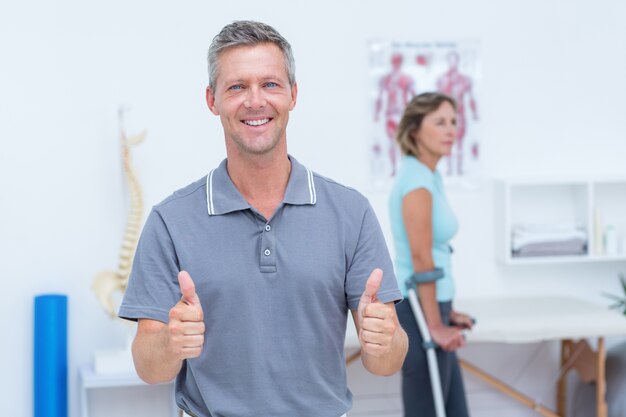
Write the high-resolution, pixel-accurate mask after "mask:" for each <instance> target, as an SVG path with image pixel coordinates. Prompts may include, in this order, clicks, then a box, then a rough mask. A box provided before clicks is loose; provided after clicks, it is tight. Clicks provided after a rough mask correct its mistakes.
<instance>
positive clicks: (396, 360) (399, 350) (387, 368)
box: [361, 324, 409, 376]
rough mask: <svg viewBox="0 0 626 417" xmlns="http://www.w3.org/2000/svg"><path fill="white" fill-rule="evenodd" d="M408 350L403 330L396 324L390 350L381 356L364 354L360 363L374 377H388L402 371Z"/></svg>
mask: <svg viewBox="0 0 626 417" xmlns="http://www.w3.org/2000/svg"><path fill="white" fill-rule="evenodd" d="M408 349H409V341H408V337H407V335H406V332H405V331H404V329H403V328H402V327H401V326H400V324H398V328H397V329H396V332H395V334H394V337H393V341H392V343H391V350H390V351H389V352H387V353H386V354H384V355H381V356H373V355H371V354H368V353H365V352H364V353H363V355H362V357H361V361H362V362H363V366H364V367H365V369H367V370H368V371H369V372H371V373H373V374H374V375H379V376H390V375H393V374H395V373H396V372H398V371H399V370H400V369H402V364H403V363H404V358H405V357H406V354H407V351H408Z"/></svg>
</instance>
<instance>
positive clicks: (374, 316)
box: [119, 21, 407, 417]
mask: <svg viewBox="0 0 626 417" xmlns="http://www.w3.org/2000/svg"><path fill="white" fill-rule="evenodd" d="M294 67H295V65H294V62H293V56H292V53H291V47H290V45H289V43H288V42H287V41H286V40H285V39H284V38H283V37H282V36H281V35H280V34H279V33H278V32H276V31H275V30H274V29H273V28H272V27H270V26H267V25H265V24H262V23H258V22H248V21H243V22H234V23H232V24H230V25H227V26H226V27H224V28H223V29H222V31H221V32H220V33H219V34H218V35H217V36H216V37H215V38H214V39H213V42H212V44H211V47H210V49H209V75H210V82H209V87H208V88H207V92H206V96H207V104H208V106H209V109H210V110H211V112H212V113H214V114H215V115H219V116H220V119H221V122H222V126H223V128H224V138H225V143H226V153H227V159H226V160H224V161H223V162H222V163H221V164H220V165H219V166H218V167H217V168H215V169H214V170H212V171H211V172H210V173H208V175H207V176H206V177H204V178H202V179H200V180H198V181H196V182H194V183H193V184H191V185H189V186H187V187H185V188H183V189H181V190H178V191H176V192H175V193H174V194H173V195H171V196H170V197H168V198H167V199H165V200H164V201H163V202H161V203H159V204H157V205H156V206H155V207H154V208H153V209H152V212H151V213H150V215H149V217H148V220H147V222H146V225H145V227H144V230H143V232H142V235H141V239H140V241H139V245H138V247H137V252H136V256H135V260H134V264H133V269H132V273H131V277H130V281H129V285H128V289H127V291H126V294H125V296H124V300H123V302H122V306H121V307H120V312H119V314H120V316H121V317H124V318H127V319H131V320H138V321H139V324H138V328H137V335H136V337H135V341H134V343H133V357H134V361H135V366H136V368H137V372H138V374H139V376H140V377H141V378H142V379H144V380H145V381H147V382H149V383H158V382H164V381H169V380H171V379H173V378H175V377H176V400H177V403H178V405H179V406H180V407H181V408H182V409H183V410H184V411H185V412H186V413H187V414H188V415H191V416H198V417H209V416H211V417H218V416H220V417H222V416H225V417H245V416H268V417H270V416H271V417H295V416H297V417H339V416H341V415H342V414H345V413H346V411H348V410H349V409H350V407H351V393H350V391H349V390H348V388H347V384H346V369H345V357H344V352H343V344H344V339H345V331H346V319H347V312H348V309H349V310H351V312H352V315H353V317H354V321H355V324H356V326H357V331H358V333H359V341H360V344H361V350H362V361H363V364H364V366H365V367H366V368H367V369H368V370H369V371H370V372H372V373H374V374H377V375H390V374H392V373H395V372H397V371H398V370H399V369H400V368H401V366H402V363H403V361H404V357H405V355H406V351H407V338H406V334H405V333H404V330H402V328H401V327H400V325H399V324H398V320H397V317H396V312H395V307H394V302H396V301H398V300H400V299H401V294H400V292H399V291H398V288H397V286H396V280H395V278H394V275H393V269H392V263H391V260H390V258H389V254H388V252H387V248H386V246H385V242H384V239H383V235H382V233H381V230H380V226H379V225H378V222H377V220H376V217H375V215H374V213H373V211H372V208H371V207H370V205H369V203H368V202H367V200H366V199H365V198H364V197H363V196H362V195H361V194H359V193H358V192H356V191H354V190H352V189H350V188H347V187H344V186H342V185H339V184H337V183H335V182H333V181H331V180H329V179H327V178H324V177H322V176H319V175H317V174H316V173H313V172H312V171H310V170H309V169H307V168H306V167H304V166H303V165H301V164H300V163H298V161H297V160H296V159H295V158H294V157H292V156H290V155H288V153H287V142H286V127H287V121H288V119H289V112H290V111H291V110H292V109H293V108H294V106H295V104H296V97H297V85H296V82H295V70H294ZM383 272H384V275H383Z"/></svg>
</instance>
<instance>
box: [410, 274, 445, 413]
mask: <svg viewBox="0 0 626 417" xmlns="http://www.w3.org/2000/svg"><path fill="white" fill-rule="evenodd" d="M442 277H443V270H442V269H441V268H435V269H434V270H433V271H428V272H416V273H414V274H413V275H411V277H410V278H409V279H408V280H407V281H406V288H407V293H408V297H409V303H410V304H411V309H412V310H413V315H414V316H415V321H416V322H417V328H418V329H419V331H420V334H421V335H422V348H423V349H424V350H425V351H426V360H427V362H428V373H429V375H430V385H431V387H432V390H433V400H434V402H435V413H436V415H437V417H446V409H445V407H444V404H443V391H442V390H441V377H440V376H439V365H438V364H437V355H436V352H435V349H436V348H437V344H436V343H435V342H433V340H432V338H431V337H430V331H428V325H427V324H426V319H425V318H424V312H423V311H422V306H421V304H420V302H419V299H418V297H417V292H416V288H417V285H419V284H425V283H429V282H434V281H436V280H438V279H440V278H442Z"/></svg>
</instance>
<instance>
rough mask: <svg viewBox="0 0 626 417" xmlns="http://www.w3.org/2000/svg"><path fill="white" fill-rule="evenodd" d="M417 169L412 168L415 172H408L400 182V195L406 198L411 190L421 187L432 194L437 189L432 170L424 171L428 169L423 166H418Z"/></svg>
mask: <svg viewBox="0 0 626 417" xmlns="http://www.w3.org/2000/svg"><path fill="white" fill-rule="evenodd" d="M416 168H417V169H415V170H411V171H413V172H410V173H407V175H404V176H403V178H402V179H401V182H400V197H401V198H404V197H405V196H406V195H407V194H408V193H410V192H411V191H415V190H419V189H420V188H424V189H426V190H428V191H429V192H430V193H431V194H433V191H434V189H435V180H434V176H433V174H432V173H431V172H423V171H427V169H426V168H423V167H421V166H418V167H416Z"/></svg>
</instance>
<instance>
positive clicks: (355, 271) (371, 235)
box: [345, 203, 402, 310]
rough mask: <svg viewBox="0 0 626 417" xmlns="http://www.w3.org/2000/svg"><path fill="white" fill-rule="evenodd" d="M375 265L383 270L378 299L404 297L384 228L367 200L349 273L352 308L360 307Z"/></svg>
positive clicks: (387, 299)
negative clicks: (399, 286)
mask: <svg viewBox="0 0 626 417" xmlns="http://www.w3.org/2000/svg"><path fill="white" fill-rule="evenodd" d="M375 268H380V269H382V271H383V280H382V283H381V286H380V290H379V291H378V299H379V300H380V301H381V302H382V303H388V302H392V301H394V302H395V301H399V300H401V299H402V294H401V293H400V291H399V290H398V284H397V282H396V277H395V274H394V271H393V263H392V262H391V257H390V256H389V251H388V250H387V245H386V243H385V238H384V236H383V232H382V230H381V228H380V224H379V223H378V219H377V218H376V215H375V214H374V210H373V209H372V207H371V206H370V205H369V203H367V207H366V210H365V213H364V215H363V220H362V223H361V230H360V233H359V237H358V241H357V244H356V249H355V251H354V255H353V257H352V261H351V262H350V266H349V268H348V272H347V274H346V282H345V290H346V297H347V300H348V308H349V309H350V310H356V309H357V307H358V305H359V300H360V298H361V295H362V294H363V291H364V290H365V283H366V282H367V279H368V278H369V276H370V274H371V273H372V271H373V270H374V269H375Z"/></svg>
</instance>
